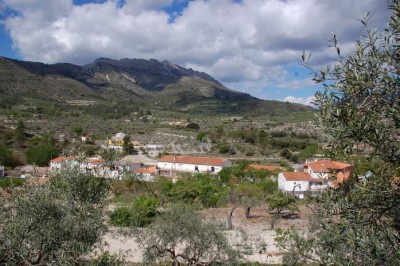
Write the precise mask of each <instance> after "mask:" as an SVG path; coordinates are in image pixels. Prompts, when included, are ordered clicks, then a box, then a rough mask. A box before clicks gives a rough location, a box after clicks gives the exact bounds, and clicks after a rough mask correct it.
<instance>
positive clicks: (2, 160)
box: [0, 146, 13, 166]
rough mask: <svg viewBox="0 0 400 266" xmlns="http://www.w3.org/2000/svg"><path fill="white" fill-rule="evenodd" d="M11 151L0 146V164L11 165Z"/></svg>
mask: <svg viewBox="0 0 400 266" xmlns="http://www.w3.org/2000/svg"><path fill="white" fill-rule="evenodd" d="M12 161H13V159H12V153H11V151H10V150H9V149H7V148H6V147H3V146H0V165H3V166H11V165H12Z"/></svg>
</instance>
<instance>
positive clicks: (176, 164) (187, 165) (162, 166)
mask: <svg viewBox="0 0 400 266" xmlns="http://www.w3.org/2000/svg"><path fill="white" fill-rule="evenodd" d="M231 166H232V162H231V161H229V160H226V159H223V158H210V157H192V156H175V155H166V156H163V157H162V158H161V159H160V161H159V162H158V164H157V169H158V171H159V174H160V175H167V176H175V175H176V173H179V172H188V173H211V174H214V173H215V174H216V173H218V172H219V171H221V170H222V169H223V168H227V167H231Z"/></svg>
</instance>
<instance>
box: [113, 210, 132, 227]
mask: <svg viewBox="0 0 400 266" xmlns="http://www.w3.org/2000/svg"><path fill="white" fill-rule="evenodd" d="M131 222H132V213H131V211H130V210H129V209H128V208H125V207H121V208H117V209H115V210H114V211H112V213H111V214H110V223H111V224H112V225H115V226H125V227H127V226H130V225H131Z"/></svg>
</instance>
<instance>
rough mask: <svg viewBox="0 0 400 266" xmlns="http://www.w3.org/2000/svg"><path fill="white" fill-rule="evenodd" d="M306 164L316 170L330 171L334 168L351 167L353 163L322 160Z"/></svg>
mask: <svg viewBox="0 0 400 266" xmlns="http://www.w3.org/2000/svg"><path fill="white" fill-rule="evenodd" d="M304 166H308V167H309V168H311V169H312V170H313V171H314V172H329V171H331V170H332V169H333V170H342V169H345V168H348V167H351V164H348V163H342V162H336V161H332V160H320V161H316V162H312V163H308V164H305V165H304Z"/></svg>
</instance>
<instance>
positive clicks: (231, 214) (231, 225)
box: [226, 204, 237, 230]
mask: <svg viewBox="0 0 400 266" xmlns="http://www.w3.org/2000/svg"><path fill="white" fill-rule="evenodd" d="M236 208H237V206H236V204H234V205H232V208H231V211H230V213H229V215H228V214H226V218H227V222H228V230H232V229H233V224H232V216H233V212H234V210H235V209H236Z"/></svg>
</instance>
